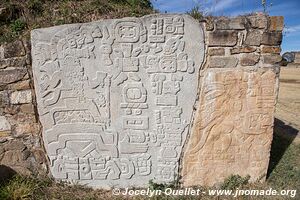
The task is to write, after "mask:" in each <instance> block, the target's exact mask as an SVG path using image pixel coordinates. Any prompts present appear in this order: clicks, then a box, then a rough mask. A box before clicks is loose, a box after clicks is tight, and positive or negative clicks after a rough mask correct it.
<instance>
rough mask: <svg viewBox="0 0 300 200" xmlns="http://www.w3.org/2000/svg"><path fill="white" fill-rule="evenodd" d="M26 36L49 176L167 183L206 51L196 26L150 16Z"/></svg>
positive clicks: (95, 182)
mask: <svg viewBox="0 0 300 200" xmlns="http://www.w3.org/2000/svg"><path fill="white" fill-rule="evenodd" d="M226 33H228V32H226ZM234 36H236V33H234V32H233V33H231V32H230V34H229V33H228V35H227V38H230V37H233V40H236V37H234ZM31 37H32V40H31V41H32V56H33V66H32V68H33V72H34V78H35V92H36V96H37V105H38V111H39V116H40V120H41V123H42V125H43V138H44V143H45V148H46V151H47V154H48V157H49V159H50V163H52V164H51V166H50V170H51V172H52V175H53V176H54V177H55V178H56V179H62V180H73V181H74V180H75V181H76V182H79V183H81V184H87V185H89V186H94V187H100V186H102V187H112V186H117V187H130V186H146V185H147V184H148V182H149V180H152V179H153V180H154V181H155V182H163V183H166V182H172V181H174V180H175V178H176V175H178V174H177V172H178V161H179V158H180V155H181V151H182V147H183V145H184V143H185V140H186V135H187V132H188V127H189V125H190V122H191V118H192V112H193V105H194V102H195V100H196V97H197V91H198V90H197V85H198V72H199V68H200V66H201V64H202V62H203V57H204V41H205V40H204V34H203V30H202V28H201V26H199V23H198V22H197V21H196V20H194V19H192V18H191V17H190V16H187V15H151V16H146V17H143V18H124V19H116V20H104V21H99V22H92V23H86V24H72V25H63V26H59V27H51V28H45V29H37V30H34V31H32V35H31ZM228 40H230V39H228ZM235 42H236V41H233V43H235ZM226 45H228V44H227V43H226ZM49 52H51V54H50V53H49ZM187 97H188V98H187Z"/></svg>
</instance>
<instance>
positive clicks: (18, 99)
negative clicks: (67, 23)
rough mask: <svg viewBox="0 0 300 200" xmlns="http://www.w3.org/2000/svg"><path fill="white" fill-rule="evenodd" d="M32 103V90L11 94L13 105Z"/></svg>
mask: <svg viewBox="0 0 300 200" xmlns="http://www.w3.org/2000/svg"><path fill="white" fill-rule="evenodd" d="M31 102H32V94H31V90H21V91H15V92H13V93H11V94H10V103H11V104H23V103H31Z"/></svg>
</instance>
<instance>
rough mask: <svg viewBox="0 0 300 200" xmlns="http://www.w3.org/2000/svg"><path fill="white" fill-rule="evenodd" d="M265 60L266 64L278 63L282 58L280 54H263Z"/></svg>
mask: <svg viewBox="0 0 300 200" xmlns="http://www.w3.org/2000/svg"><path fill="white" fill-rule="evenodd" d="M262 59H263V62H264V63H265V64H272V65H273V64H276V63H278V62H280V61H281V60H282V57H281V56H280V55H277V54H275V55H262Z"/></svg>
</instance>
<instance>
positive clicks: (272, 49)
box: [261, 46, 281, 54]
mask: <svg viewBox="0 0 300 200" xmlns="http://www.w3.org/2000/svg"><path fill="white" fill-rule="evenodd" d="M261 52H262V53H275V54H280V52H281V48H280V47H279V46H277V47H272V46H263V47H262V49H261Z"/></svg>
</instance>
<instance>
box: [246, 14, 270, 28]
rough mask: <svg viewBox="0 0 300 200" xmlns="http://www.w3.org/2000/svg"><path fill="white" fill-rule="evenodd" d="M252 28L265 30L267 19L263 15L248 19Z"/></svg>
mask: <svg viewBox="0 0 300 200" xmlns="http://www.w3.org/2000/svg"><path fill="white" fill-rule="evenodd" d="M248 19H249V21H250V24H251V27H252V28H259V29H266V28H267V27H268V18H267V17H266V16H265V15H264V14H262V15H261V14H257V15H254V16H249V17H248Z"/></svg>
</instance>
